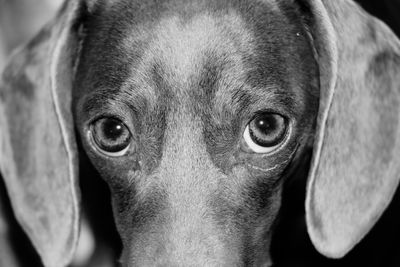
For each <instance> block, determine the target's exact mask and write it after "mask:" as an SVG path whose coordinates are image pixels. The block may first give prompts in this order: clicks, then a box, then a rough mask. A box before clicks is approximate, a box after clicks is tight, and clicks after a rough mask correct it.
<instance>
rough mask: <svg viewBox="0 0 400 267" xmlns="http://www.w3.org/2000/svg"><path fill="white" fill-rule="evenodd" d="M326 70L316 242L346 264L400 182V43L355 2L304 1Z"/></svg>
mask: <svg viewBox="0 0 400 267" xmlns="http://www.w3.org/2000/svg"><path fill="white" fill-rule="evenodd" d="M299 2H301V4H302V6H303V7H305V9H306V10H308V11H309V16H308V19H307V23H308V24H309V29H310V32H311V35H312V38H313V40H314V45H315V48H316V54H317V55H316V57H317V60H318V62H319V66H320V78H321V79H320V80H321V84H320V86H321V89H320V90H321V92H320V110H319V115H318V118H317V132H316V139H315V143H314V153H313V160H312V165H311V169H310V174H309V178H308V186H307V196H306V216H307V227H308V232H309V235H310V238H311V240H312V242H313V244H314V246H315V247H316V248H317V250H318V251H320V252H321V253H322V254H324V255H326V256H328V257H333V258H339V257H342V256H344V255H345V254H346V253H347V252H348V251H349V250H351V249H352V248H353V247H354V246H355V245H356V244H357V243H358V242H359V241H360V240H361V239H362V238H363V237H364V236H365V235H366V233H367V232H368V231H369V230H370V229H371V228H372V227H373V225H374V224H375V222H376V221H377V220H378V218H379V217H380V215H381V214H382V213H383V211H384V210H385V208H386V207H387V206H388V204H389V203H390V201H391V199H392V197H393V194H394V193H395V190H396V187H397V186H398V183H399V177H400V131H399V130H400V128H399V116H400V111H399V108H400V97H399V96H400V43H399V41H398V40H397V38H396V37H395V35H394V34H393V33H392V32H391V31H390V30H389V28H388V27H387V26H386V25H384V24H383V23H382V22H381V21H379V20H377V19H375V18H373V17H372V16H370V15H368V14H367V13H365V12H364V11H363V10H362V9H361V8H360V7H359V6H357V5H356V4H355V3H353V2H352V1H349V0H338V1H331V0H304V1H299Z"/></svg>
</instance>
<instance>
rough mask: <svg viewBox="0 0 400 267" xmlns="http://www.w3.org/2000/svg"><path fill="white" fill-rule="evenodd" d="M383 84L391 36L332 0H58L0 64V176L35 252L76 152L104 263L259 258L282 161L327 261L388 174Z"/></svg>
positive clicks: (274, 214) (48, 233)
mask: <svg viewBox="0 0 400 267" xmlns="http://www.w3.org/2000/svg"><path fill="white" fill-rule="evenodd" d="M399 88H400V43H399V40H398V39H397V38H396V37H395V35H394V34H393V33H392V32H391V30H390V29H389V28H388V27H387V26H386V25H384V24H383V23H382V22H381V21H379V20H377V19H375V18H373V17H372V16H370V15H368V14H367V13H365V12H364V11H363V10H362V9H361V8H360V7H359V6H358V5H356V4H355V3H353V2H352V1H349V0H340V1H328V0H286V1H283V0H233V1H227V0H194V1H181V0H166V1H123V0H114V1H106V0H98V1H97V0H87V1H85V0H80V1H66V2H65V4H64V5H63V7H62V9H61V10H60V12H59V14H58V15H57V17H56V18H55V19H54V20H53V21H52V22H51V23H49V24H48V26H47V27H45V28H44V29H43V30H42V31H41V32H40V33H39V34H38V35H37V36H36V37H35V38H34V39H33V40H32V41H31V42H29V43H28V44H27V45H26V46H25V47H23V48H21V49H20V50H19V51H17V52H16V53H15V54H14V55H13V56H12V57H11V60H10V62H9V64H8V66H7V67H6V69H5V71H4V74H3V78H2V83H1V89H0V127H1V132H0V151H1V155H0V156H1V158H0V169H1V174H2V176H3V179H4V183H5V186H6V189H7V192H8V196H9V198H10V201H11V206H12V208H13V211H14V213H15V216H16V218H17V219H18V221H19V223H20V224H21V226H22V227H23V229H24V230H25V232H26V233H27V235H28V236H29V238H30V240H31V242H32V243H33V245H34V247H35V249H36V250H37V252H38V253H39V255H40V257H41V260H42V261H43V264H44V265H45V266H50V267H57V266H67V265H68V264H69V263H70V262H71V260H72V258H73V255H74V252H75V249H76V245H77V242H78V237H79V222H80V190H79V186H78V165H79V164H78V161H79V158H80V153H84V154H85V156H87V157H88V158H89V160H90V161H91V164H93V166H94V167H95V169H96V170H97V171H98V173H99V174H100V176H101V177H102V179H104V181H106V183H107V184H108V186H109V189H110V192H111V198H112V206H113V213H114V220H115V224H116V228H117V230H118V233H119V235H120V238H121V240H122V245H123V251H122V255H121V259H120V261H121V265H122V266H271V265H272V260H271V257H270V253H269V248H270V243H271V236H272V234H273V232H274V229H275V225H276V222H277V219H278V217H279V215H278V214H279V210H280V205H281V201H282V187H283V184H284V182H285V181H287V180H289V179H293V177H296V175H298V172H299V169H301V170H302V171H303V172H304V171H306V172H307V173H308V175H307V176H308V177H307V190H306V201H305V209H306V222H307V230H308V234H309V236H310V238H311V240H312V243H313V245H314V246H315V248H316V249H317V250H318V251H319V252H320V253H321V254H322V255H325V256H327V257H330V258H340V257H343V256H344V255H345V254H347V253H348V252H349V251H350V250H351V249H352V248H353V247H354V246H355V245H356V244H357V243H358V242H360V241H361V239H362V238H363V237H364V236H365V235H366V234H367V233H368V232H369V231H370V229H371V228H372V227H373V226H374V224H375V223H376V222H377V221H378V219H379V217H380V216H381V214H382V213H383V212H384V210H385V209H386V207H387V206H388V205H389V203H390V201H391V199H392V197H393V194H394V192H395V190H396V188H397V186H398V183H399V175H398V173H399V171H400V164H399V163H400V162H399V161H400V141H399V140H400V138H398V136H399V134H400V133H399V129H400V128H399V115H400V112H399V101H400V96H399V94H400V91H399ZM78 144H79V147H81V148H82V149H81V150H82V152H78V151H80V150H78ZM310 151H312V157H311V160H310V164H305V163H304V162H305V160H306V158H307V157H305V154H306V153H308V152H310ZM299 166H300V167H299ZM81 179H85V177H81Z"/></svg>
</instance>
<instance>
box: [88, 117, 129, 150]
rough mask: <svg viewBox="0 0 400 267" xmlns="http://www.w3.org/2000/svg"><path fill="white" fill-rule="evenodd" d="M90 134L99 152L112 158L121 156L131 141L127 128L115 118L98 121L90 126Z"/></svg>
mask: <svg viewBox="0 0 400 267" xmlns="http://www.w3.org/2000/svg"><path fill="white" fill-rule="evenodd" d="M91 134H92V138H93V140H94V143H95V145H96V146H97V147H98V148H99V150H100V151H101V152H103V153H104V154H106V155H108V156H112V157H118V156H123V155H124V154H125V153H126V152H127V151H128V149H129V146H130V144H131V139H132V135H131V133H130V131H129V130H128V127H127V126H126V125H125V124H124V123H123V122H122V121H120V120H118V119H115V118H101V119H98V120H97V121H95V122H94V124H93V125H92V128H91Z"/></svg>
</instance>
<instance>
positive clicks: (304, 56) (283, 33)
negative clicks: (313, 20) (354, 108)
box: [77, 0, 315, 106]
mask: <svg viewBox="0 0 400 267" xmlns="http://www.w3.org/2000/svg"><path fill="white" fill-rule="evenodd" d="M110 3H111V4H109V6H103V7H102V8H100V11H97V13H98V14H97V15H96V16H94V20H93V21H92V22H89V29H88V30H89V31H88V37H87V41H86V45H84V48H83V52H82V55H83V58H82V60H81V62H82V63H83V64H82V66H83V67H82V68H81V71H80V72H78V79H77V80H78V81H83V82H82V83H81V84H80V85H81V87H82V88H89V89H81V92H83V91H84V90H90V91H104V90H106V91H113V92H114V93H115V94H114V93H113V95H121V98H126V99H129V100H130V101H131V102H132V106H135V105H136V106H140V103H139V102H143V101H142V100H145V101H147V102H149V103H155V102H156V101H157V97H156V95H157V94H158V95H159V94H160V93H161V94H164V92H165V91H168V94H171V93H172V94H173V95H175V96H178V98H179V97H181V96H182V95H187V92H189V91H192V92H193V91H197V92H199V91H203V92H204V94H203V96H204V97H206V98H207V99H210V95H211V96H212V97H211V98H213V99H215V100H216V101H215V102H214V103H217V105H216V106H222V105H218V104H222V103H219V102H218V100H223V101H229V100H230V99H232V98H234V96H239V98H240V97H241V96H240V95H238V94H237V92H238V91H241V92H244V91H246V88H247V89H248V91H250V90H251V91H252V92H251V93H250V95H252V96H253V97H255V98H257V97H259V96H258V95H257V94H259V95H260V94H261V95H264V99H265V94H268V93H271V92H272V93H273V91H282V90H283V91H285V94H286V95H287V96H290V94H294V95H296V94H297V95H298V96H299V95H301V94H303V92H301V91H302V90H303V89H300V84H304V83H305V82H308V81H306V80H307V79H308V80H310V78H312V76H313V75H315V72H314V70H311V71H310V69H307V65H308V66H311V67H310V68H313V66H314V62H311V61H312V60H313V56H312V52H311V51H312V50H311V49H310V46H309V43H308V41H307V38H306V36H305V35H306V34H305V33H304V31H303V32H302V27H301V26H300V25H299V24H300V23H295V22H293V21H291V19H290V18H288V15H287V14H285V11H284V10H283V8H282V6H280V5H278V4H277V3H276V2H275V1H274V0H270V1H269V0H265V1H251V0H241V1H239V0H238V1H214V0H204V1H183V2H182V1H178V0H170V1H165V2H162V3H158V2H157V3H155V2H153V1H149V2H143V3H140V4H138V2H136V1H133V2H121V1H114V2H110ZM121 3H125V4H121ZM85 49H86V50H85ZM309 63H310V64H309ZM314 67H315V66H314ZM93 85H96V86H95V87H93ZM166 88H168V90H164V89H166ZM303 88H305V86H303ZM256 89H259V90H256ZM296 89H297V92H296ZM107 94H108V95H109V94H110V92H109V93H107ZM101 95H105V94H102V93H101ZM164 95H165V94H164ZM204 97H203V98H204ZM300 97H301V96H300ZM158 99H159V100H160V98H158ZM242 99H245V98H242ZM129 100H127V101H129ZM181 100H182V101H186V102H190V101H193V99H191V100H190V99H189V98H186V99H183V98H181ZM189 104H190V103H189Z"/></svg>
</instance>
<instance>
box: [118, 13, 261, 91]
mask: <svg viewBox="0 0 400 267" xmlns="http://www.w3.org/2000/svg"><path fill="white" fill-rule="evenodd" d="M147 26H148V25H147ZM152 31H154V33H151V34H150V36H148V37H149V38H148V39H149V40H150V41H149V43H148V45H147V48H146V49H145V51H144V53H143V56H142V59H141V62H140V64H139V66H138V67H136V68H135V69H133V70H132V72H133V73H132V77H137V76H138V75H139V76H140V75H143V74H145V75H148V74H149V73H150V72H151V71H150V69H151V68H152V66H154V64H159V65H161V66H162V67H163V71H164V74H165V76H166V77H164V78H165V79H167V80H168V81H167V82H169V83H170V84H173V85H177V86H176V87H177V88H178V87H179V88H181V89H182V88H184V85H187V84H188V82H189V81H190V79H191V78H192V77H198V76H200V75H201V70H202V69H203V67H204V64H205V63H206V62H207V61H208V60H209V59H208V58H207V57H210V55H211V56H212V57H214V58H213V60H215V61H218V60H221V59H223V60H229V61H230V62H232V63H233V64H230V68H229V73H230V75H232V73H235V72H237V73H239V72H241V69H242V57H243V56H245V55H246V54H247V53H249V51H251V50H252V48H251V47H252V42H253V37H252V35H251V34H250V31H249V30H247V29H246V28H245V23H244V22H243V21H242V20H241V18H240V17H239V15H238V14H236V13H235V12H234V11H229V12H228V13H226V14H225V13H224V14H221V15H220V16H218V17H216V15H215V14H214V15H212V14H210V13H208V12H204V13H200V14H198V15H196V16H194V17H193V18H191V19H190V20H188V21H183V20H182V19H181V18H179V17H178V16H173V17H168V18H163V19H161V20H160V22H159V23H158V24H157V25H156V26H154V29H153V30H152ZM134 32H135V34H132V36H133V38H135V39H136V38H138V37H137V35H138V32H139V33H142V34H143V31H141V30H139V31H137V29H135V30H134ZM131 38H132V37H129V38H127V39H126V40H125V41H124V46H125V47H129V45H131V44H132V43H133V40H131ZM139 38H141V37H139ZM147 78H148V77H147Z"/></svg>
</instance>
